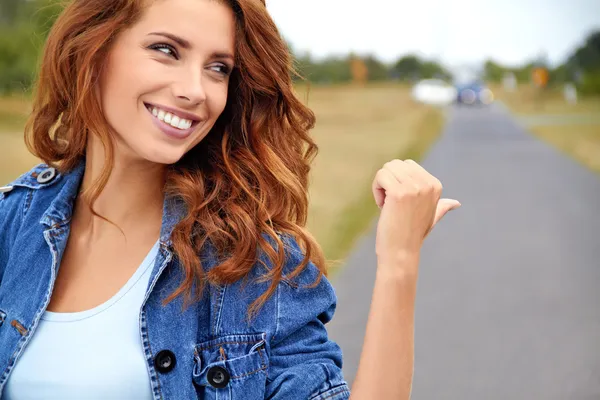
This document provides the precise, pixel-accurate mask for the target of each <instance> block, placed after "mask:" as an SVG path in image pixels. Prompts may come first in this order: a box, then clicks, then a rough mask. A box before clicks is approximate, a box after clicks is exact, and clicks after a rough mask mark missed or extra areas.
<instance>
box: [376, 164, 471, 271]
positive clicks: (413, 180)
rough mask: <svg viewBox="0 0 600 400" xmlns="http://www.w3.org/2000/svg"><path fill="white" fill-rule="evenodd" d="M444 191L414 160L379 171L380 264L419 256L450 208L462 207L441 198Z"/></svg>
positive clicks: (378, 243) (453, 201)
mask: <svg viewBox="0 0 600 400" xmlns="http://www.w3.org/2000/svg"><path fill="white" fill-rule="evenodd" d="M441 193H442V184H441V183H440V181H439V180H438V179H437V178H435V177H434V176H432V175H430V174H429V173H428V172H427V171H426V170H425V169H424V168H423V167H421V166H420V165H419V164H417V163H416V162H414V161H413V160H406V161H401V160H393V161H390V162H388V163H386V164H385V165H384V166H383V168H382V169H380V170H379V171H378V172H377V174H376V175H375V179H374V180H373V196H374V197H375V202H376V203H377V206H378V207H379V208H380V209H381V215H380V218H379V223H378V225H377V239H376V253H377V258H378V264H380V265H397V264H398V262H399V261H401V260H404V259H405V258H406V257H407V256H417V257H418V255H419V253H420V251H421V246H422V244H423V241H424V240H425V237H426V236H427V235H428V234H429V232H430V231H431V229H433V227H434V226H435V224H436V223H437V222H438V221H439V220H440V219H442V217H443V216H444V215H445V214H446V213H447V212H448V211H450V210H453V209H456V208H458V207H460V203H459V202H458V201H456V200H451V199H440V196H441ZM411 272H415V273H416V271H411Z"/></svg>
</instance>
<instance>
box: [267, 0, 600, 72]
mask: <svg viewBox="0 0 600 400" xmlns="http://www.w3.org/2000/svg"><path fill="white" fill-rule="evenodd" d="M267 8H268V9H269V11H270V12H271V16H272V17H273V19H274V20H275V22H276V23H277V26H278V27H279V29H280V31H281V33H282V34H283V35H284V36H285V37H286V39H288V40H289V41H290V42H291V43H292V45H293V46H294V49H295V50H296V51H305V50H308V51H310V52H311V54H313V55H315V56H316V57H322V56H325V55H329V54H346V53H347V52H349V51H355V52H357V53H361V54H365V53H373V54H375V55H377V56H378V57H379V58H380V59H382V60H384V61H392V60H395V59H397V57H398V56H400V55H403V54H406V53H408V52H416V53H418V54H420V55H422V56H425V57H428V58H436V59H439V60H441V61H442V62H444V63H447V64H449V65H461V64H465V63H466V64H471V63H476V62H480V61H481V60H483V59H485V58H487V57H493V58H494V59H496V60H498V61H500V62H502V63H506V64H520V63H522V62H524V61H528V60H531V59H532V58H534V57H536V56H537V55H539V54H540V53H541V52H545V53H546V55H547V57H548V59H549V61H550V62H551V63H557V62H562V61H563V60H564V59H565V57H567V56H568V55H569V54H570V52H571V51H572V50H573V49H574V48H575V47H576V46H577V45H578V44H581V43H582V42H583V41H584V39H585V37H586V35H587V34H588V33H589V32H591V31H592V30H593V29H600V0H410V1H408V0H267Z"/></svg>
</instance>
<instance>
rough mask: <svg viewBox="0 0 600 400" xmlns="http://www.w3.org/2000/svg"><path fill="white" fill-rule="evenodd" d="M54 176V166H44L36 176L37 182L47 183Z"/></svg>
mask: <svg viewBox="0 0 600 400" xmlns="http://www.w3.org/2000/svg"><path fill="white" fill-rule="evenodd" d="M55 176H56V170H55V169H54V168H46V169H45V170H43V171H42V172H40V174H39V175H38V176H37V181H38V183H48V182H50V181H51V180H52V179H54V177H55Z"/></svg>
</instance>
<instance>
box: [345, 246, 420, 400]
mask: <svg viewBox="0 0 600 400" xmlns="http://www.w3.org/2000/svg"><path fill="white" fill-rule="evenodd" d="M399 263H402V264H404V265H401V266H400V265H393V266H389V265H385V266H383V265H378V268H377V278H376V280H375V286H374V288H373V296H372V300H371V310H370V313H369V318H368V322H367V327H366V333H365V340H364V343H363V349H362V354H361V359H360V364H359V367H358V373H357V375H356V378H355V380H354V384H353V386H352V395H351V397H350V398H351V400H366V399H383V400H387V399H393V400H405V399H409V398H410V392H411V385H412V378H413V359H414V305H415V294H416V276H407V275H406V273H405V272H403V271H417V267H418V263H419V257H418V254H416V255H411V256H407V257H405V258H404V259H403V260H402V261H399Z"/></svg>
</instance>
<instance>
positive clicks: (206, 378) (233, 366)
mask: <svg viewBox="0 0 600 400" xmlns="http://www.w3.org/2000/svg"><path fill="white" fill-rule="evenodd" d="M265 337H266V335H265V334H240V335H226V336H221V337H218V338H216V339H212V340H209V341H205V342H201V343H199V344H197V345H196V346H195V349H194V364H195V365H194V370H193V380H194V384H195V385H196V390H197V392H198V395H199V397H200V398H202V399H205V400H212V399H214V400H216V399H219V400H226V399H245V400H255V399H261V400H262V399H264V396H265V385H266V378H267V368H268V366H269V360H268V356H267V352H266V350H265Z"/></svg>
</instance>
